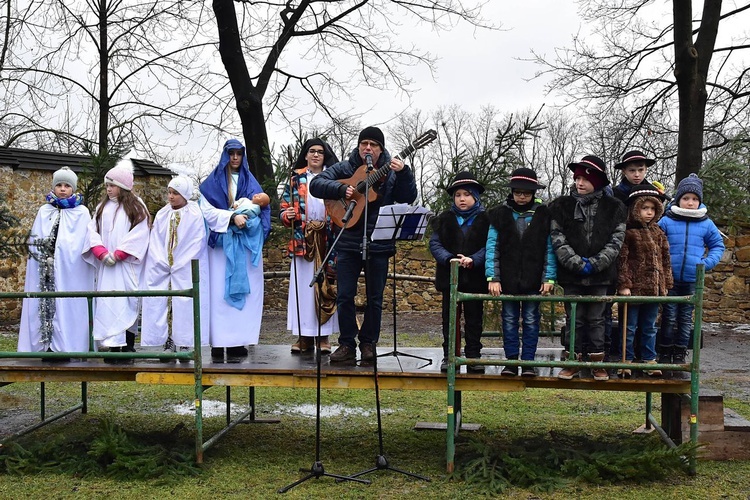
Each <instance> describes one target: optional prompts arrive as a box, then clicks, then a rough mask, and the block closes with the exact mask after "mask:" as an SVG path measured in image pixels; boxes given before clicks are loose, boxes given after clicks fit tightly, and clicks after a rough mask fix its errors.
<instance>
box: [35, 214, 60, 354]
mask: <svg viewBox="0 0 750 500" xmlns="http://www.w3.org/2000/svg"><path fill="white" fill-rule="evenodd" d="M59 227H60V212H59V211H58V212H57V218H56V219H55V223H54V224H53V225H52V231H50V234H49V236H47V237H46V238H39V239H38V240H36V241H35V245H36V249H37V251H36V253H31V255H32V256H33V257H34V259H35V260H36V261H37V262H38V263H39V291H40V292H54V291H55V244H56V242H57V230H58V228H59ZM54 318H55V299H54V298H53V297H44V298H41V299H39V320H40V327H39V333H40V335H41V340H42V344H44V346H45V348H49V345H50V344H51V343H52V332H53V330H54V327H53V320H54ZM45 350H46V349H45Z"/></svg>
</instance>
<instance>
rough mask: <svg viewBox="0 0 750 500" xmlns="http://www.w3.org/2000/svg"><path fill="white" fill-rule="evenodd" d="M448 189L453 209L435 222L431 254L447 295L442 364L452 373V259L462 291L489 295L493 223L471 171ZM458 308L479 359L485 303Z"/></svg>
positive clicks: (477, 368)
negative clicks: (489, 245) (455, 261)
mask: <svg viewBox="0 0 750 500" xmlns="http://www.w3.org/2000/svg"><path fill="white" fill-rule="evenodd" d="M446 190H447V191H448V194H450V195H451V196H452V197H453V206H451V208H450V210H446V211H445V212H443V213H441V214H440V215H438V216H437V217H435V218H434V219H433V220H432V228H433V233H432V237H431V238H430V252H431V253H432V256H433V257H435V261H436V262H437V266H436V267H435V288H436V289H437V291H439V292H441V293H442V294H443V308H442V309H443V311H442V314H443V361H442V362H441V363H440V371H447V370H448V326H449V319H450V261H451V259H460V261H461V263H460V265H461V268H460V270H459V274H458V289H459V291H461V292H466V293H487V282H486V281H485V279H484V262H485V243H486V241H487V229H488V228H489V222H488V219H487V214H486V212H485V211H484V207H483V206H482V201H481V200H480V198H479V196H480V195H481V194H482V193H483V192H484V186H482V185H481V184H480V183H479V182H478V181H477V180H476V179H475V178H474V176H473V175H471V173H470V172H459V173H458V174H457V175H456V177H455V179H454V180H453V182H452V183H451V185H450V186H448V188H447V189H446ZM458 307H459V310H458V311H457V312H458V313H460V312H461V310H462V309H463V313H464V322H465V325H466V331H465V335H464V340H465V342H466V347H465V354H466V357H467V358H479V357H480V356H481V350H482V341H481V340H482V322H483V319H484V301H481V300H471V301H466V302H459V303H458ZM457 317H460V316H457ZM458 347H460V346H458ZM467 370H468V371H471V372H476V373H483V372H484V366H481V365H474V366H472V365H467Z"/></svg>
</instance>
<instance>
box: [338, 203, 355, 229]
mask: <svg viewBox="0 0 750 500" xmlns="http://www.w3.org/2000/svg"><path fill="white" fill-rule="evenodd" d="M356 206H357V200H352V201H350V202H349V206H348V207H346V212H345V213H344V216H343V217H342V218H341V222H343V223H344V224H346V223H347V222H349V219H351V218H352V213H353V212H354V207H356Z"/></svg>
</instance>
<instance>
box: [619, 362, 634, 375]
mask: <svg viewBox="0 0 750 500" xmlns="http://www.w3.org/2000/svg"><path fill="white" fill-rule="evenodd" d="M632 362H633V361H632V360H629V359H628V360H625V361H623V363H632ZM617 375H618V376H619V377H620V378H630V377H632V376H633V373H632V372H631V371H630V368H620V369H619V370H617Z"/></svg>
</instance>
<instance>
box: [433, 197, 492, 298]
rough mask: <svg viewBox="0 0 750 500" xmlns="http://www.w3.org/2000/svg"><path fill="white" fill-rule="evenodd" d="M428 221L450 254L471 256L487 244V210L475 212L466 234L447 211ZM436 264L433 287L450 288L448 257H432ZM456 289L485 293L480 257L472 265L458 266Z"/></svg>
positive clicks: (443, 290) (488, 225) (482, 262)
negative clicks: (445, 258)
mask: <svg viewBox="0 0 750 500" xmlns="http://www.w3.org/2000/svg"><path fill="white" fill-rule="evenodd" d="M431 223H432V229H433V230H434V232H435V233H434V234H436V235H437V237H438V239H439V240H440V245H441V246H442V247H443V248H444V249H445V250H447V251H448V252H450V253H451V255H452V256H453V257H455V256H456V255H458V254H463V255H466V256H472V255H474V254H476V253H478V252H481V251H482V250H484V247H485V245H486V244H487V230H488V229H489V227H490V223H489V219H488V218H487V212H479V213H478V214H477V216H476V217H475V218H474V221H473V222H472V224H471V226H469V227H468V229H467V230H466V233H464V232H463V231H462V230H461V227H460V226H459V225H458V221H457V220H456V215H455V214H454V213H453V212H451V211H450V210H448V211H446V212H443V213H442V214H440V215H438V216H437V217H435V218H434V219H432V221H431ZM482 253H483V252H482ZM433 255H434V252H433ZM436 263H437V265H436V266H435V288H436V289H437V290H438V291H439V292H446V291H448V290H450V274H451V268H450V260H448V261H441V259H438V258H436ZM458 289H459V290H460V291H462V292H467V293H487V280H486V279H485V277H484V261H483V260H482V261H481V262H477V261H476V260H475V264H474V267H472V268H471V269H464V268H459V271H458Z"/></svg>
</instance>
